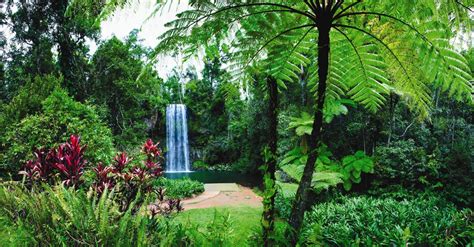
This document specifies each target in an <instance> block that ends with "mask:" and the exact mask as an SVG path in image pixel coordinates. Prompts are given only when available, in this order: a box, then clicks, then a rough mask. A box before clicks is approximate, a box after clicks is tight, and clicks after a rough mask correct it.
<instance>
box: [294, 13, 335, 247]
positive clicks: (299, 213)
mask: <svg viewBox="0 0 474 247" xmlns="http://www.w3.org/2000/svg"><path fill="white" fill-rule="evenodd" d="M328 19H329V18H328ZM320 20H321V22H320V23H319V25H318V28H319V37H318V67H319V68H318V76H319V83H318V92H317V97H318V98H317V101H316V102H317V108H316V111H315V113H314V122H313V130H312V132H311V135H310V138H309V140H308V144H309V145H308V147H309V151H310V153H309V155H308V160H307V162H306V165H305V168H304V172H303V176H302V178H301V181H300V184H299V186H298V190H297V192H296V196H295V201H294V203H293V207H292V210H291V215H290V220H289V223H290V226H291V227H292V229H291V230H292V231H293V232H292V233H291V234H290V241H291V243H292V244H293V245H296V243H297V241H298V235H299V231H300V228H301V225H302V224H303V219H304V213H305V211H306V206H307V205H306V203H307V201H306V199H307V198H308V192H309V190H310V189H311V181H312V178H313V172H314V168H315V163H316V159H317V157H318V153H317V148H318V147H319V145H320V142H321V131H322V126H323V108H324V99H325V96H326V83H327V76H328V68H329V49H330V48H329V30H330V22H329V21H327V20H326V22H324V21H325V20H324V18H322V19H320Z"/></svg>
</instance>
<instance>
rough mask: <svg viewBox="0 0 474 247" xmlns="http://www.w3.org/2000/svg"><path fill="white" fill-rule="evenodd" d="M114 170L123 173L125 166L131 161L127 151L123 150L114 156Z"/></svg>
mask: <svg viewBox="0 0 474 247" xmlns="http://www.w3.org/2000/svg"><path fill="white" fill-rule="evenodd" d="M114 161H115V163H114V165H113V166H114V172H115V173H121V172H122V171H123V169H124V168H125V166H126V165H127V164H128V163H129V162H130V161H131V159H130V158H128V156H127V153H126V152H122V153H120V154H117V155H116V156H115V158H114Z"/></svg>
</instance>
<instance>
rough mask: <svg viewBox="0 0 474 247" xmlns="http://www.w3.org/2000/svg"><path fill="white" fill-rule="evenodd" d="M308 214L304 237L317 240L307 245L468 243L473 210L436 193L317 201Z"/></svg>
mask: <svg viewBox="0 0 474 247" xmlns="http://www.w3.org/2000/svg"><path fill="white" fill-rule="evenodd" d="M306 216H307V217H306V219H305V220H306V227H305V232H304V233H303V235H302V237H301V238H302V239H303V240H304V239H306V241H309V240H313V241H316V242H319V243H314V242H313V243H307V244H323V245H338V246H349V245H352V244H357V245H363V246H371V245H392V246H396V245H397V246H401V245H404V246H405V245H418V246H420V245H422V246H453V245H465V244H468V243H469V241H470V237H471V236H472V234H473V229H472V220H473V217H474V214H473V212H472V210H470V209H465V210H463V211H458V210H457V209H456V208H455V207H454V206H453V205H452V204H450V203H447V202H446V201H444V200H442V199H440V198H438V197H434V196H429V197H418V198H415V199H411V200H402V201H396V200H394V199H390V198H386V199H376V198H371V197H365V196H361V197H353V198H349V197H342V198H340V199H336V200H333V201H331V202H326V203H321V204H318V205H316V206H315V207H314V208H313V209H312V211H310V212H308V213H307V215H306Z"/></svg>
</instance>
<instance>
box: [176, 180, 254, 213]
mask: <svg viewBox="0 0 474 247" xmlns="http://www.w3.org/2000/svg"><path fill="white" fill-rule="evenodd" d="M182 203H183V207H184V210H188V209H195V208H211V207H226V206H227V207H229V206H249V207H261V206H262V198H261V197H260V196H258V195H257V194H255V193H254V192H253V191H252V190H251V189H250V188H247V187H243V186H240V185H237V184H235V183H215V184H204V192H203V193H202V194H200V195H198V196H196V197H192V198H188V199H185V200H183V201H182Z"/></svg>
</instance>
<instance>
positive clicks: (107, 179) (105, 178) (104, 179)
mask: <svg viewBox="0 0 474 247" xmlns="http://www.w3.org/2000/svg"><path fill="white" fill-rule="evenodd" d="M93 170H94V172H95V175H96V178H97V180H96V181H95V182H94V183H93V184H92V187H93V188H94V189H95V191H96V192H97V194H99V195H101V194H102V192H104V190H107V189H110V188H112V187H114V186H115V179H114V178H113V177H112V176H109V175H111V174H112V173H113V171H114V169H113V168H112V167H110V166H103V165H102V163H99V164H97V167H95V168H93Z"/></svg>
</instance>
